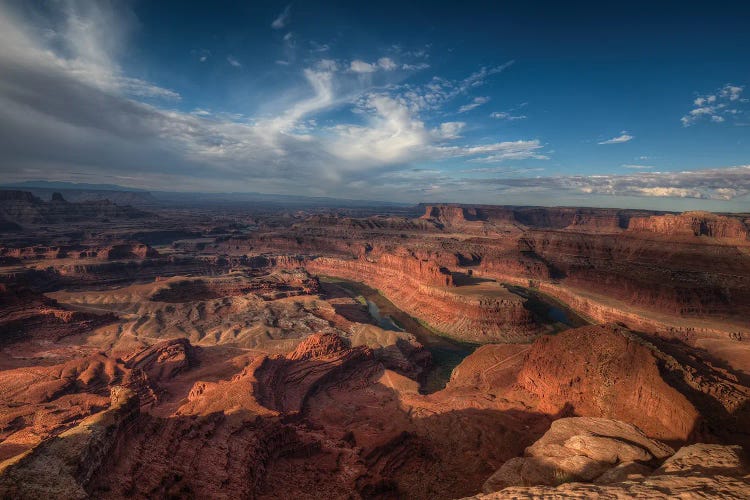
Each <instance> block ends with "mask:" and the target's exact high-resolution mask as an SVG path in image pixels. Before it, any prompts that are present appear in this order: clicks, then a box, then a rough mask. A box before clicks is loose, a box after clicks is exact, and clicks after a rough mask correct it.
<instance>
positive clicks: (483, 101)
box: [458, 97, 490, 113]
mask: <svg viewBox="0 0 750 500" xmlns="http://www.w3.org/2000/svg"><path fill="white" fill-rule="evenodd" d="M488 102H490V98H489V97H475V98H474V99H473V100H472V101H471V102H470V103H469V104H464V105H463V106H461V107H460V108H458V112H459V113H466V112H467V111H471V110H472V109H476V108H478V107H479V106H482V105H483V104H487V103H488Z"/></svg>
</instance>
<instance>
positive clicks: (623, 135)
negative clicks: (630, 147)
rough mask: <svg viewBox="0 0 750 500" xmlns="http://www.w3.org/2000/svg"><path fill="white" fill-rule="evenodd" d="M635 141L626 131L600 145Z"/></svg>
mask: <svg viewBox="0 0 750 500" xmlns="http://www.w3.org/2000/svg"><path fill="white" fill-rule="evenodd" d="M633 139H634V136H632V135H630V134H628V133H627V132H625V131H624V130H623V131H622V132H620V135H618V136H617V137H613V138H611V139H607V140H606V141H601V142H599V143H598V144H622V143H623V142H628V141H632V140H633Z"/></svg>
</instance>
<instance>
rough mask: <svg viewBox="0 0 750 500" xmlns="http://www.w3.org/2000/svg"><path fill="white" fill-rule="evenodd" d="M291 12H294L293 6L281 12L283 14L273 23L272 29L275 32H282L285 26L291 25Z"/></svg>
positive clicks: (288, 6)
mask: <svg viewBox="0 0 750 500" xmlns="http://www.w3.org/2000/svg"><path fill="white" fill-rule="evenodd" d="M291 12H292V6H291V5H287V6H286V7H284V10H283V11H282V12H281V14H279V15H278V16H276V19H274V20H273V22H272V23H271V28H273V29H275V30H280V29H282V28H283V27H284V26H286V25H287V24H289V15H290V14H291Z"/></svg>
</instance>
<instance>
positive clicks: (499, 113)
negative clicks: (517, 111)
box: [490, 111, 526, 121]
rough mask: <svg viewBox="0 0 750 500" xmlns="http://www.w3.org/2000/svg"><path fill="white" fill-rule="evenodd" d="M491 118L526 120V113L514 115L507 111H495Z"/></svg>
mask: <svg viewBox="0 0 750 500" xmlns="http://www.w3.org/2000/svg"><path fill="white" fill-rule="evenodd" d="M490 118H495V119H496V120H507V121H515V120H525V119H526V115H513V114H511V113H508V112H507V111H495V112H493V113H490Z"/></svg>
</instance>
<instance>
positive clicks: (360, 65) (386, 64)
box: [349, 57, 399, 73]
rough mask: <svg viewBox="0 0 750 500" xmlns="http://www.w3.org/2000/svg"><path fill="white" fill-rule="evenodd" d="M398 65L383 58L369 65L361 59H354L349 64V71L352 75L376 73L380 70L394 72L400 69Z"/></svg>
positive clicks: (388, 58)
mask: <svg viewBox="0 0 750 500" xmlns="http://www.w3.org/2000/svg"><path fill="white" fill-rule="evenodd" d="M398 67H399V66H398V64H396V63H395V62H394V61H393V59H391V58H390V57H381V58H380V59H378V60H377V61H375V62H373V63H368V62H365V61H362V60H360V59H354V60H353V61H352V62H351V63H350V64H349V71H351V72H352V73H374V72H376V71H378V70H383V71H393V70H395V69H398Z"/></svg>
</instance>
